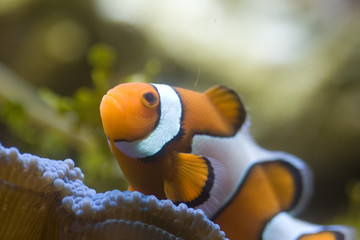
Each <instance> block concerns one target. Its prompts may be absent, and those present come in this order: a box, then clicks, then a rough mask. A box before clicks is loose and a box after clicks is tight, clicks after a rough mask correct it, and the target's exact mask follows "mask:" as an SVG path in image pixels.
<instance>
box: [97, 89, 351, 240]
mask: <svg viewBox="0 0 360 240" xmlns="http://www.w3.org/2000/svg"><path fill="white" fill-rule="evenodd" d="M100 113H101V118H102V122H103V126H104V131H105V134H106V136H107V138H108V141H109V145H110V148H111V150H112V152H113V154H114V155H115V157H116V159H117V161H118V163H119V165H120V167H121V169H122V171H123V173H124V175H125V177H126V178H127V180H128V182H129V184H130V187H129V190H131V191H140V192H142V193H144V194H153V195H155V196H157V197H158V198H160V199H164V198H168V199H170V200H172V201H173V202H174V203H185V204H187V205H188V206H189V207H193V208H199V209H202V210H203V211H204V213H205V214H206V215H207V216H208V217H209V218H211V219H212V220H213V221H214V222H215V223H217V224H219V225H220V227H221V229H222V230H223V231H224V232H225V233H226V235H227V237H228V238H230V239H246V240H258V239H264V240H279V239H281V240H290V239H291V240H320V239H321V240H349V239H352V238H353V232H352V230H350V229H348V228H346V227H343V226H321V225H315V224H310V223H306V222H303V221H300V220H297V219H295V218H294V217H293V216H292V215H293V214H295V213H297V212H299V210H301V209H302V208H303V206H304V205H305V204H306V202H307V200H308V198H309V196H310V192H311V185H312V182H311V174H310V172H309V170H308V168H307V166H306V165H305V163H304V162H302V161H301V160H300V159H298V158H296V157H294V156H292V155H290V154H286V153H284V152H273V151H267V150H265V149H263V148H261V147H259V146H258V145H257V144H256V143H255V142H254V141H253V140H252V138H251V137H250V134H249V133H248V131H247V125H248V124H244V122H245V119H246V112H245V109H244V106H243V104H242V102H241V100H240V98H239V96H238V95H237V94H236V93H235V92H234V91H233V90H231V89H229V88H226V87H223V86H215V87H212V88H210V89H209V90H207V91H206V92H204V93H199V92H195V91H191V90H187V89H183V88H178V87H171V86H168V85H164V84H146V83H126V84H120V85H118V86H116V87H115V88H113V89H111V90H109V91H108V92H107V94H106V95H105V96H104V97H103V99H102V102H101V106H100Z"/></svg>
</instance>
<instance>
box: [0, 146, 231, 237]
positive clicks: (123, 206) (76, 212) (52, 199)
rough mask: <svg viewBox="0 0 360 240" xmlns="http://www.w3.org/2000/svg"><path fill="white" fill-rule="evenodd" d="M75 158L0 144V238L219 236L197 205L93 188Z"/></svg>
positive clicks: (220, 234) (218, 231)
mask: <svg viewBox="0 0 360 240" xmlns="http://www.w3.org/2000/svg"><path fill="white" fill-rule="evenodd" d="M83 179H84V174H83V173H82V171H81V169H80V168H78V167H75V164H74V161H73V160H71V159H66V160H64V161H59V160H52V159H47V158H40V157H38V156H34V155H31V154H20V153H19V151H18V150H17V149H16V148H5V147H3V146H2V145H0V235H1V236H2V238H3V239H28V240H33V239H36V240H38V239H54V240H56V239H109V240H111V239H224V238H225V234H224V232H222V231H220V228H219V226H218V225H217V224H214V223H213V222H211V221H210V220H209V219H208V218H207V217H206V216H205V215H204V214H203V212H202V211H201V210H194V209H191V208H188V207H187V206H186V205H185V204H179V205H178V206H176V205H174V204H173V203H172V202H171V201H170V200H158V199H157V198H156V197H154V196H146V195H143V194H142V193H139V192H129V191H125V192H122V191H119V190H113V191H108V192H105V193H96V191H95V190H94V189H91V188H89V187H87V186H86V185H85V184H84V183H83Z"/></svg>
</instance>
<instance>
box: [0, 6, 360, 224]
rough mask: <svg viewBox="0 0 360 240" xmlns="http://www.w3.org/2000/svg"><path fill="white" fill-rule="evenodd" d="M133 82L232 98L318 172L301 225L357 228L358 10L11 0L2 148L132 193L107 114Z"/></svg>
mask: <svg viewBox="0 0 360 240" xmlns="http://www.w3.org/2000/svg"><path fill="white" fill-rule="evenodd" d="M128 81H152V82H160V83H167V84H171V85H176V86H181V87H186V88H189V89H193V90H197V91H203V90H205V89H207V88H208V87H210V86H212V85H214V84H224V85H227V86H228V87H231V88H233V89H234V90H235V91H237V92H238V93H239V94H240V95H241V96H242V98H243V101H244V102H245V104H246V106H247V110H248V114H249V116H250V119H251V122H252V126H251V133H252V135H253V136H254V138H255V139H256V141H258V142H259V144H260V145H262V146H264V147H266V148H268V149H272V150H283V151H286V152H289V153H292V154H294V155H297V156H299V157H300V158H302V159H303V160H304V161H305V162H306V163H308V165H309V166H310V167H311V168H312V169H313V172H314V178H315V187H314V196H313V198H312V199H311V202H310V204H309V206H308V208H307V209H306V210H305V211H304V213H303V214H302V215H301V216H300V217H301V218H303V219H306V220H311V221H313V222H317V223H343V224H351V225H354V226H360V218H359V216H360V147H359V145H360V3H359V2H358V1H353V0H318V1H309V0H300V1H286V0H272V1H265V0H239V1H234V0H226V1H219V0H199V1H190V0H184V1H174V0H170V1H169V0H157V1H145V0H132V1H125V0H116V1H114V0H92V1H89V0H86V1H85V0H77V1H72V0H63V1H55V0H2V1H0V142H1V144H2V145H4V146H6V147H10V146H16V147H18V148H19V150H20V151H21V152H30V153H33V154H37V155H40V156H42V157H48V158H54V159H65V158H73V159H74V160H75V162H76V164H77V165H78V166H80V167H81V169H82V170H83V172H84V173H85V176H86V177H85V183H86V184H88V185H89V186H90V187H93V188H95V189H96V190H97V191H106V190H111V189H114V188H117V189H121V190H124V189H126V187H127V183H126V180H124V178H123V176H122V174H121V172H120V170H119V167H118V166H117V163H116V161H115V159H114V158H113V156H112V155H111V153H110V150H109V148H108V146H107V141H106V137H105V135H104V133H103V130H102V126H101V120H100V116H99V103H100V100H101V97H102V96H103V95H104V93H105V92H106V91H107V90H108V89H109V88H111V87H113V86H115V85H117V84H119V83H121V82H128Z"/></svg>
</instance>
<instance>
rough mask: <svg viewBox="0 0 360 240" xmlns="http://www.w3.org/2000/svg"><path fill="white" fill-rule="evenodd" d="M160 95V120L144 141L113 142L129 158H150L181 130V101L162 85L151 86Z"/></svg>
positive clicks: (172, 90)
mask: <svg viewBox="0 0 360 240" xmlns="http://www.w3.org/2000/svg"><path fill="white" fill-rule="evenodd" d="M152 85H153V86H154V87H155V88H156V89H157V91H158V92H159V95H160V120H159V123H158V125H157V127H156V128H155V129H154V130H153V132H152V133H151V134H150V135H149V136H148V137H147V138H145V139H143V140H139V141H133V142H126V141H119V142H114V144H115V146H116V147H117V148H118V149H119V150H120V151H122V152H123V153H124V154H126V155H127V156H129V157H131V158H145V157H150V156H153V155H154V154H156V153H157V152H159V151H160V150H161V149H162V148H163V147H164V145H165V144H167V143H168V142H169V141H171V140H172V139H173V138H174V137H175V136H176V135H177V134H178V133H179V132H180V128H181V114H182V108H181V101H180V98H179V96H178V94H177V93H176V92H175V90H174V89H173V88H172V87H170V86H168V85H164V84H152Z"/></svg>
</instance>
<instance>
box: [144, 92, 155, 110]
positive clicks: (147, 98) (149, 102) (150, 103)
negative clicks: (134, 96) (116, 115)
mask: <svg viewBox="0 0 360 240" xmlns="http://www.w3.org/2000/svg"><path fill="white" fill-rule="evenodd" d="M141 102H142V103H143V104H144V105H145V106H146V107H150V108H152V107H155V106H157V104H158V103H159V98H158V97H157V95H156V94H155V93H153V92H149V91H145V92H144V93H143V94H142V95H141Z"/></svg>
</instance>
